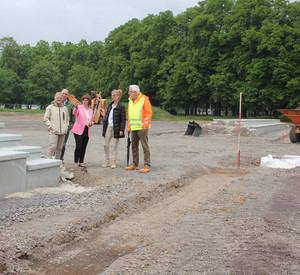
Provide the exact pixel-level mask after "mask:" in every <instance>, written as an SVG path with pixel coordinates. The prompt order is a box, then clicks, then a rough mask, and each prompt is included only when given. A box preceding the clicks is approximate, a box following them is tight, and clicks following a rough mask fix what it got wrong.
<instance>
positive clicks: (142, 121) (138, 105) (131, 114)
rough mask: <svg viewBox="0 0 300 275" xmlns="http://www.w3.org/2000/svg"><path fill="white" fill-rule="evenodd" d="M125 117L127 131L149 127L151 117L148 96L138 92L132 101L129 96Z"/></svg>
mask: <svg viewBox="0 0 300 275" xmlns="http://www.w3.org/2000/svg"><path fill="white" fill-rule="evenodd" d="M127 117H128V123H127V130H128V131H137V130H142V129H144V128H147V129H149V128H150V122H151V118H152V106H151V103H150V100H149V97H148V96H146V95H143V94H142V93H140V94H139V97H138V98H137V99H136V100H135V101H134V102H133V100H132V99H131V98H129V103H128V109H127Z"/></svg>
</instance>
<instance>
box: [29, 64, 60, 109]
mask: <svg viewBox="0 0 300 275" xmlns="http://www.w3.org/2000/svg"><path fill="white" fill-rule="evenodd" d="M61 79H62V75H61V74H60V72H59V69H58V68H57V67H56V66H54V65H53V64H52V63H51V62H50V61H47V60H41V61H40V62H38V63H37V64H35V65H33V67H32V68H31V69H30V71H29V73H28V77H27V79H26V80H25V81H24V84H23V87H24V90H25V100H26V103H28V104H42V105H48V104H50V102H51V101H52V100H53V97H54V95H55V93H56V92H59V91H61V87H62V86H61Z"/></svg>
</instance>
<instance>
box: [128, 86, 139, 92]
mask: <svg viewBox="0 0 300 275" xmlns="http://www.w3.org/2000/svg"><path fill="white" fill-rule="evenodd" d="M129 89H131V90H132V91H134V92H137V93H139V92H140V87H139V86H138V85H130V86H129Z"/></svg>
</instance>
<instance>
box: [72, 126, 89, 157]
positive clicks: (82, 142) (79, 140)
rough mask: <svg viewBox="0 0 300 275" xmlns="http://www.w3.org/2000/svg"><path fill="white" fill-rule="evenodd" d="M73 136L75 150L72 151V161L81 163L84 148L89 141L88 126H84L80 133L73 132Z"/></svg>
mask: <svg viewBox="0 0 300 275" xmlns="http://www.w3.org/2000/svg"><path fill="white" fill-rule="evenodd" d="M74 137H75V143H76V148H75V152H74V162H75V163H83V161H84V155H85V150H86V147H87V144H88V142H89V136H88V127H87V126H85V128H84V131H83V133H82V135H76V134H74Z"/></svg>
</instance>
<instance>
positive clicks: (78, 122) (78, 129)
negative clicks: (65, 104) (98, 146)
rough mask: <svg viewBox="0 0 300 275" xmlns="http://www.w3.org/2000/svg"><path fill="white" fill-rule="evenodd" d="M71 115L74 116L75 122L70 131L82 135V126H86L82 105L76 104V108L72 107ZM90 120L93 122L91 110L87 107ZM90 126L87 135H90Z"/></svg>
mask: <svg viewBox="0 0 300 275" xmlns="http://www.w3.org/2000/svg"><path fill="white" fill-rule="evenodd" d="M73 115H74V116H75V124H74V126H73V128H72V130H71V132H72V133H74V134H76V135H82V134H83V131H84V128H85V126H86V112H85V108H84V106H83V105H78V109H76V108H74V110H73ZM89 116H90V122H92V123H93V124H94V121H93V110H92V109H91V108H89ZM90 134H91V127H89V131H88V136H89V137H90Z"/></svg>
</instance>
